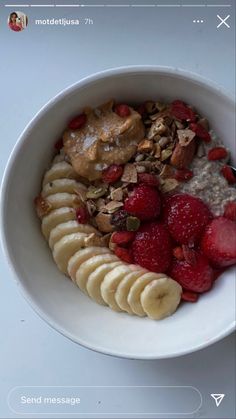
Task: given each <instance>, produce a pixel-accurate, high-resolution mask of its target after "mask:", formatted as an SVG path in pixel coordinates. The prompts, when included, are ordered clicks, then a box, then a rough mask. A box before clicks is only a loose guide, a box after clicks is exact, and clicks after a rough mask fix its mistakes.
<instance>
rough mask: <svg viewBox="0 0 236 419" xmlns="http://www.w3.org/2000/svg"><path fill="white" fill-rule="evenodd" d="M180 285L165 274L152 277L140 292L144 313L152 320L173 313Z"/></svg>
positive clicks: (178, 296)
mask: <svg viewBox="0 0 236 419" xmlns="http://www.w3.org/2000/svg"><path fill="white" fill-rule="evenodd" d="M181 293H182V287H181V286H180V285H179V284H178V283H177V282H176V281H174V280H173V279H171V278H169V277H167V276H165V277H163V278H160V279H154V280H153V281H151V282H150V283H149V284H147V285H146V287H145V288H144V290H143V292H142V293H141V297H140V300H141V304H142V307H143V309H144V311H145V313H146V314H147V315H148V317H150V319H153V320H161V319H164V317H167V316H170V315H171V314H173V313H174V312H175V311H176V309H177V307H178V305H179V303H180V299H181Z"/></svg>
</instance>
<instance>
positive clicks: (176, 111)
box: [170, 100, 196, 122]
mask: <svg viewBox="0 0 236 419" xmlns="http://www.w3.org/2000/svg"><path fill="white" fill-rule="evenodd" d="M170 112H171V114H172V115H173V116H174V117H175V118H177V119H180V120H181V121H191V122H194V121H195V119H196V115H195V113H194V112H193V110H192V109H191V108H189V107H188V106H187V105H186V104H185V103H184V102H182V100H174V102H172V104H171V108H170Z"/></svg>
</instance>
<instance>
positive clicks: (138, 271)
mask: <svg viewBox="0 0 236 419" xmlns="http://www.w3.org/2000/svg"><path fill="white" fill-rule="evenodd" d="M146 272H147V271H146V270H145V269H142V268H139V267H138V266H136V265H134V271H133V272H130V273H128V274H127V275H125V277H124V278H123V279H122V280H121V282H120V283H119V285H118V287H117V290H116V293H115V300H116V302H117V304H118V306H119V307H120V308H121V310H123V311H127V313H130V314H134V313H133V311H132V310H131V308H130V305H129V303H128V300H127V298H128V294H129V291H130V288H131V287H132V285H133V283H134V282H135V281H136V280H137V279H138V278H139V277H140V276H142V275H143V274H145V273H146Z"/></svg>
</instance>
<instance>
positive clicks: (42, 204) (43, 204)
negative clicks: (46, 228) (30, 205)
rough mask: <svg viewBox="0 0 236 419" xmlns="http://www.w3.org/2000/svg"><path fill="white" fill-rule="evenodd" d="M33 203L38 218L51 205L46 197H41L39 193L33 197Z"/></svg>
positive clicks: (44, 213)
mask: <svg viewBox="0 0 236 419" xmlns="http://www.w3.org/2000/svg"><path fill="white" fill-rule="evenodd" d="M34 204H35V207H36V211H37V215H38V217H39V218H43V217H44V216H45V215H46V214H48V213H49V212H50V211H51V209H52V205H51V204H50V203H49V202H48V201H47V199H45V198H43V197H42V196H41V195H39V196H37V197H36V198H35V200H34Z"/></svg>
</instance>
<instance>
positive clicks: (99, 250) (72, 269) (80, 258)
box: [68, 246, 109, 282]
mask: <svg viewBox="0 0 236 419" xmlns="http://www.w3.org/2000/svg"><path fill="white" fill-rule="evenodd" d="M108 252H109V249H108V248H107V247H98V246H91V247H86V248H85V249H81V250H79V251H78V252H76V253H75V254H74V255H73V256H72V257H71V258H70V260H69V262H68V273H69V275H70V277H71V279H72V281H73V282H75V279H76V272H77V271H78V269H79V267H80V265H81V264H82V263H83V262H85V261H86V260H87V259H89V258H91V257H93V256H95V255H102V254H104V253H108Z"/></svg>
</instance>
